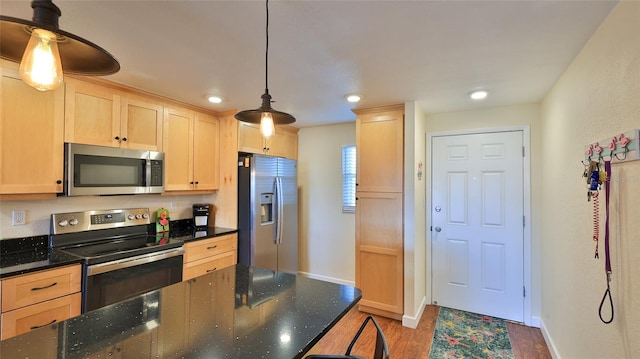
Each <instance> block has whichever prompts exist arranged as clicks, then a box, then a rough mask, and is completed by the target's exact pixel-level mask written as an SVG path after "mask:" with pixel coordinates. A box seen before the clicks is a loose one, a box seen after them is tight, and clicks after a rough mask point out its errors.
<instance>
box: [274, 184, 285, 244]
mask: <svg viewBox="0 0 640 359" xmlns="http://www.w3.org/2000/svg"><path fill="white" fill-rule="evenodd" d="M276 185H277V189H278V191H277V194H276V200H277V201H278V203H277V205H278V207H277V208H278V219H277V224H276V225H277V235H276V243H277V244H280V243H282V226H283V224H284V218H283V217H284V216H283V215H284V198H283V196H284V194H283V191H282V178H280V177H276Z"/></svg>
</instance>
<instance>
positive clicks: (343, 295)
mask: <svg viewBox="0 0 640 359" xmlns="http://www.w3.org/2000/svg"><path fill="white" fill-rule="evenodd" d="M360 298H361V292H360V290H359V289H357V288H354V287H350V286H345V285H339V284H334V283H329V282H323V281H318V280H314V279H310V278H306V277H303V276H300V275H298V276H296V275H292V274H288V273H282V272H274V271H271V270H266V269H261V268H257V267H247V266H244V265H235V266H231V267H227V268H224V269H221V270H218V271H215V272H212V273H209V274H207V275H204V276H201V277H197V278H194V279H190V280H188V281H185V282H181V283H177V284H174V285H171V286H168V287H165V288H162V289H160V290H156V291H153V292H149V293H146V294H143V295H140V296H138V297H135V298H132V299H130V300H127V301H124V302H120V303H116V304H113V305H110V306H107V307H103V308H100V309H98V310H95V311H91V312H88V313H85V314H83V315H81V316H79V317H76V318H71V319H69V320H66V321H63V322H60V323H55V324H51V325H49V326H46V327H43V328H40V329H36V330H33V331H31V332H28V333H25V334H23V335H20V336H17V337H14V338H10V339H7V340H4V341H2V343H0V357H3V358H27V357H29V358H43V359H46V358H60V357H62V358H85V357H88V356H91V357H109V356H111V355H118V356H119V357H120V356H121V357H130V358H141V359H143V358H207V359H209V358H252V359H253V358H275V359H284V358H302V357H303V356H304V353H306V352H307V351H308V350H309V349H311V347H312V346H313V345H314V344H315V343H316V342H317V341H318V340H319V339H320V338H321V337H322V336H323V335H324V334H325V333H326V332H327V331H328V330H329V329H330V328H331V327H332V326H333V325H334V324H335V323H336V322H337V321H338V320H339V319H340V318H341V317H342V316H343V315H344V314H345V313H346V312H348V311H349V309H351V308H352V307H353V306H354V305H355V303H356V302H357V301H358V300H360Z"/></svg>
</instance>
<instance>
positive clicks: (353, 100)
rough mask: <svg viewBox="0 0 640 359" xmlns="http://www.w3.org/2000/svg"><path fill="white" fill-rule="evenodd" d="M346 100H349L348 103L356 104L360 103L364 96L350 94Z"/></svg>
mask: <svg viewBox="0 0 640 359" xmlns="http://www.w3.org/2000/svg"><path fill="white" fill-rule="evenodd" d="M345 98H346V99H347V101H349V102H351V103H356V102H358V101H360V100H361V99H362V96H360V95H356V94H350V95H347V96H345Z"/></svg>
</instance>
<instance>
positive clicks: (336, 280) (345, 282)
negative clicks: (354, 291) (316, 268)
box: [298, 272, 356, 287]
mask: <svg viewBox="0 0 640 359" xmlns="http://www.w3.org/2000/svg"><path fill="white" fill-rule="evenodd" d="M298 274H300V275H303V276H305V277H308V278H311V279H318V280H322V281H325V282H331V283H336V284H343V285H349V286H352V287H355V286H356V282H352V281H348V280H344V279H340V278H334V277H328V276H324V275H319V274H313V273H309V272H298Z"/></svg>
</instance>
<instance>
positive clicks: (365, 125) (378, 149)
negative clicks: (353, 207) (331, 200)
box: [356, 110, 404, 192]
mask: <svg viewBox="0 0 640 359" xmlns="http://www.w3.org/2000/svg"><path fill="white" fill-rule="evenodd" d="M403 131H404V112H403V110H396V111H388V112H381V113H368V114H362V115H360V114H359V115H358V118H357V120H356V147H357V149H358V151H357V156H358V159H357V166H358V169H357V184H358V190H359V191H373V192H402V182H403V175H402V174H403V151H404V143H403V140H404V133H403Z"/></svg>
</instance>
